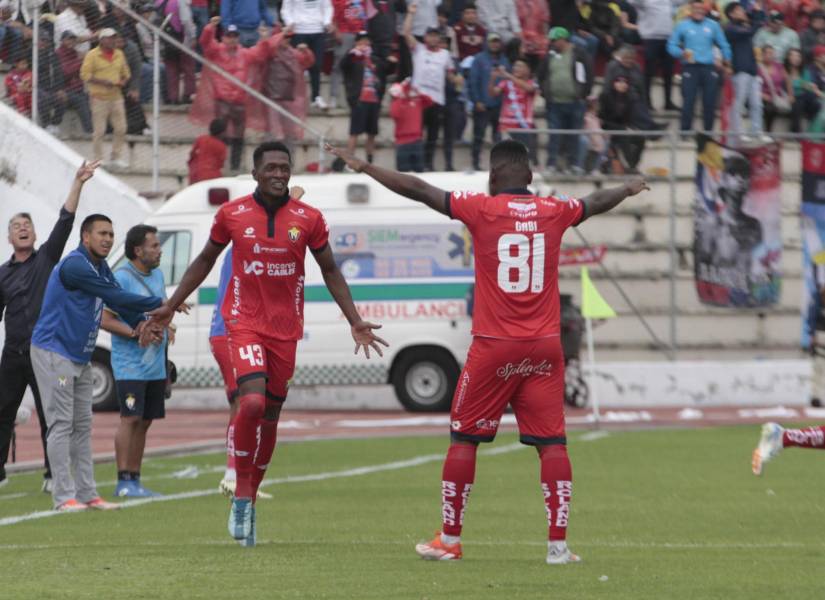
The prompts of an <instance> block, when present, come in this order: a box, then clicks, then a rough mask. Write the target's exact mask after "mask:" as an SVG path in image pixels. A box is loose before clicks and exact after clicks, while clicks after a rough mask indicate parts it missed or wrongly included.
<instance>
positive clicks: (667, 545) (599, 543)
mask: <svg viewBox="0 0 825 600" xmlns="http://www.w3.org/2000/svg"><path fill="white" fill-rule="evenodd" d="M364 543H366V542H365V541H364V540H350V541H330V540H329V539H315V540H312V539H306V540H296V539H294V538H288V539H277V538H276V539H259V540H258V545H263V544H288V545H293V546H294V545H304V546H313V545H316V544H324V545H327V546H360V545H362V544H364ZM369 543H370V544H372V545H380V546H408V545H410V543H411V542H410V541H409V540H376V539H372V538H371V539H370V540H369ZM461 543H462V544H463V545H464V546H465V547H474V546H512V547H518V546H531V547H546V546H547V542H546V541H541V542H539V541H524V540H522V541H515V540H489V541H484V540H482V541H473V540H462V542H461ZM111 545H112V544H111V542H99V543H91V544H85V546H88V547H92V548H96V547H100V548H103V547H105V548H109V547H111ZM173 546H174V547H179V546H237V542H236V541H234V540H216V539H201V540H191V539H190V540H182V541H179V542H177V541H176V542H168V543H167V542H156V541H151V540H142V541H129V547H130V548H136V547H148V548H163V547H173ZM570 546H571V547H573V548H580V547H582V548H635V549H656V550H781V549H785V550H787V549H801V548H808V549H821V548H822V547H823V546H825V544H822V543H819V544H817V543H813V544H806V543H802V542H711V543H700V542H635V541H625V542H615V541H605V540H593V541H584V540H581V541H572V542H570ZM58 548H77V544H74V543H73V544H69V543H65V544H0V551H2V550H11V551H14V550H54V549H58Z"/></svg>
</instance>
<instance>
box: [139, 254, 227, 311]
mask: <svg viewBox="0 0 825 600" xmlns="http://www.w3.org/2000/svg"><path fill="white" fill-rule="evenodd" d="M224 247H225V245H224V246H222V245H220V244H218V243H216V242H213V241H212V240H211V239H210V240H208V241H207V242H206V246H204V248H203V250H201V253H200V254H198V256H197V257H196V258H195V260H193V261H192V264H191V265H189V268H188V269H186V273H184V274H183V279H181V281H180V284H179V285H178V289H176V290H175V293H174V294H172V297H171V298H169V300H167V301H166V304H164V305H163V306H161V307H160V308H156V309H155V310H153V311H151V312H149V313H147V314H148V315H149V316H150V317H151V318H152V321H154V322H160V323H162V324H163V325H168V324H169V322H170V321H171V320H172V317H173V316H174V314H175V311H176V310H177V309H178V308H179V307H180V306H181V305H182V304H183V302H184V301H185V300H186V299H187V298H188V297H189V295H190V294H191V293H192V292H194V291H195V290H196V289H198V286H199V285H200V284H201V283H203V280H204V279H206V276H207V275H209V271H211V270H212V267H214V266H215V261H217V260H218V256H220V254H221V251H222V250H223V249H224Z"/></svg>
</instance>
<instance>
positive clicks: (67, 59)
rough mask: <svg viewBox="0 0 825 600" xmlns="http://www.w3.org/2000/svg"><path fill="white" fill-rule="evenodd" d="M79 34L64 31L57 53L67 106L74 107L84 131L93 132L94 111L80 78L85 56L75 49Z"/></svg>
mask: <svg viewBox="0 0 825 600" xmlns="http://www.w3.org/2000/svg"><path fill="white" fill-rule="evenodd" d="M77 42H78V39H77V36H76V35H75V34H74V33H73V32H71V31H64V32H63V34H62V35H61V36H60V46H58V48H57V50H55V53H56V54H57V60H58V62H59V63H60V68H61V70H62V71H63V90H64V91H65V92H66V108H71V109H74V111H75V112H76V113H77V117H78V118H79V119H80V124H81V126H82V127H83V131H84V132H86V133H92V113H91V111H90V109H89V97H88V96H87V95H86V91H85V90H84V89H83V82H82V81H81V80H80V65H82V64H83V57H81V56H80V53H78V51H77V50H76V49H75V46H77Z"/></svg>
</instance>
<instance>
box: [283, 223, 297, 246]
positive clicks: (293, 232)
mask: <svg viewBox="0 0 825 600" xmlns="http://www.w3.org/2000/svg"><path fill="white" fill-rule="evenodd" d="M286 234H287V235H288V236H289V241H290V242H292V243H293V244H294V243H295V242H297V241H298V240H299V239H300V238H301V230H300V229H298V227H296V226H295V225H293V226H292V227H290V228H289V229H287V232H286Z"/></svg>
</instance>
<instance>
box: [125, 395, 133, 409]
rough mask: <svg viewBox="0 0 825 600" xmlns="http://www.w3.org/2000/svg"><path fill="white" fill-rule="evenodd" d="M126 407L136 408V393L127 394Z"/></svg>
mask: <svg viewBox="0 0 825 600" xmlns="http://www.w3.org/2000/svg"><path fill="white" fill-rule="evenodd" d="M126 408H128V409H129V410H135V395H134V394H126Z"/></svg>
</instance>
